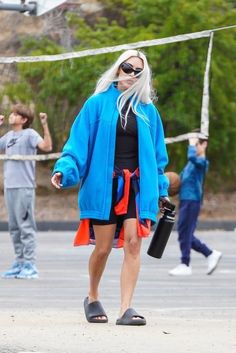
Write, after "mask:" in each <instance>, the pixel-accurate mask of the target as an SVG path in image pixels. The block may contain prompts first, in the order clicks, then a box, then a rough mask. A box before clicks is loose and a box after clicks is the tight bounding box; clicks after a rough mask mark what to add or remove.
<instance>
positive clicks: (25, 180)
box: [0, 129, 43, 189]
mask: <svg viewBox="0 0 236 353" xmlns="http://www.w3.org/2000/svg"><path fill="white" fill-rule="evenodd" d="M41 141H43V139H42V137H41V136H40V135H39V134H38V133H37V132H36V131H35V130H33V129H23V130H21V131H9V132H7V133H6V134H5V135H4V136H2V137H1V138H0V152H1V153H2V152H3V153H5V154H6V155H8V156H11V155H15V154H19V155H34V154H36V153H37V145H38V144H39V143H40V142H41ZM35 186H36V183H35V161H16V160H6V161H4V188H7V189H8V188H35Z"/></svg>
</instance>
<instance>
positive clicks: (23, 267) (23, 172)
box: [0, 104, 52, 278]
mask: <svg viewBox="0 0 236 353" xmlns="http://www.w3.org/2000/svg"><path fill="white" fill-rule="evenodd" d="M39 116H40V120H41V124H42V127H43V138H42V137H41V136H40V135H39V134H38V133H37V132H36V131H35V130H33V129H31V128H30V125H31V124H32V122H33V119H34V115H33V113H32V112H31V110H30V109H29V108H27V107H26V106H24V105H22V104H16V105H14V106H13V108H12V112H11V113H10V116H9V125H10V127H11V130H10V131H9V132H7V133H6V134H5V135H4V136H2V137H0V153H5V154H6V155H8V156H11V155H35V154H36V153H37V148H39V149H40V150H42V151H45V152H49V151H51V149H52V140H51V136H50V132H49V128H48V123H47V114H45V113H40V114H39ZM3 120H4V116H3V115H0V125H2V124H3ZM35 186H36V185H35V161H31V160H10V159H8V160H5V161H4V197H5V202H6V207H7V210H8V218H9V232H10V235H11V238H12V242H13V246H14V251H15V262H14V263H13V264H12V266H11V267H10V268H9V269H8V270H7V271H6V272H4V273H3V274H2V277H3V278H38V270H37V268H36V266H35V248H36V225H35V218H34V199H35Z"/></svg>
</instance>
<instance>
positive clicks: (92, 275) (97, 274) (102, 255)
mask: <svg viewBox="0 0 236 353" xmlns="http://www.w3.org/2000/svg"><path fill="white" fill-rule="evenodd" d="M93 229H94V233H95V238H96V245H95V248H94V250H93V252H92V254H91V256H90V259H89V279H90V288H89V302H90V303H91V302H93V301H95V300H98V286H99V283H100V280H101V277H102V274H103V271H104V269H105V266H106V262H107V259H108V256H109V254H110V252H111V249H112V242H113V239H114V233H115V229H116V224H108V225H94V226H93ZM101 318H103V317H102V316H101Z"/></svg>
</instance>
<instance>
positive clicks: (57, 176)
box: [51, 172, 62, 189]
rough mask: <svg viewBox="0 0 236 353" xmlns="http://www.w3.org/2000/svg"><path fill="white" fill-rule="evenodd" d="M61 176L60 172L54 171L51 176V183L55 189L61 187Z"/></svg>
mask: <svg viewBox="0 0 236 353" xmlns="http://www.w3.org/2000/svg"><path fill="white" fill-rule="evenodd" d="M61 178H62V174H61V173H60V172H58V173H55V174H54V175H53V177H52V178H51V183H52V185H53V186H54V187H55V188H56V189H61V187H62V184H61Z"/></svg>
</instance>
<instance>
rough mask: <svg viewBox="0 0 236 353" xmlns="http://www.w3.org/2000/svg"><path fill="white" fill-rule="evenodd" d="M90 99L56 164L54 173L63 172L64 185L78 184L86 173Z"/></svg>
mask: <svg viewBox="0 0 236 353" xmlns="http://www.w3.org/2000/svg"><path fill="white" fill-rule="evenodd" d="M88 105H89V103H88V101H87V102H86V103H85V105H84V106H83V108H82V109H81V111H80V113H79V115H78V116H77V117H76V119H75V121H74V123H73V125H72V128H71V131H70V136H69V139H68V140H67V142H66V144H65V145H64V148H63V150H62V155H61V157H60V158H59V159H58V161H57V162H56V164H55V167H54V170H53V174H55V173H57V172H60V173H62V187H63V188H66V187H71V186H75V185H77V184H78V183H79V182H80V180H81V178H82V177H83V176H84V174H85V170H86V167H87V159H88V144H89V108H88Z"/></svg>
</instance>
